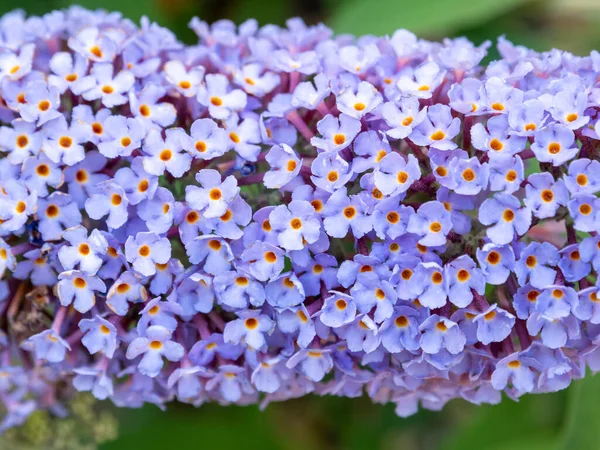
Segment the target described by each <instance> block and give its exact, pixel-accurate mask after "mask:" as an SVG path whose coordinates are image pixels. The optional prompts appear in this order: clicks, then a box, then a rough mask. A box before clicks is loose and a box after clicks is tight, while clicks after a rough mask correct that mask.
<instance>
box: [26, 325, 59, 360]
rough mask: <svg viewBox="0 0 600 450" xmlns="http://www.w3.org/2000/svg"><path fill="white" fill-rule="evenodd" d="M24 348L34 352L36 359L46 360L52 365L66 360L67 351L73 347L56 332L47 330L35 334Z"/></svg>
mask: <svg viewBox="0 0 600 450" xmlns="http://www.w3.org/2000/svg"><path fill="white" fill-rule="evenodd" d="M22 345H23V348H24V349H25V350H28V351H33V352H34V354H35V357H36V359H41V360H46V361H48V362H51V363H58V362H61V361H62V360H64V359H65V356H66V354H67V350H71V347H70V346H69V344H68V343H67V341H65V340H64V339H62V338H61V337H60V336H59V335H58V333H57V332H56V331H54V330H45V331H42V332H41V333H38V334H35V335H33V336H31V337H30V338H29V339H27V340H26V341H25V342H24V343H23V344H22Z"/></svg>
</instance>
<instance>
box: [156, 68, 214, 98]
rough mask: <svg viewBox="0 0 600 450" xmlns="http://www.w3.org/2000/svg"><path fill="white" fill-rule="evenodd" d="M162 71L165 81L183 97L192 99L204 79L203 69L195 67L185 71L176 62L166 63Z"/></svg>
mask: <svg viewBox="0 0 600 450" xmlns="http://www.w3.org/2000/svg"><path fill="white" fill-rule="evenodd" d="M163 70H164V72H165V78H166V79H167V81H168V82H169V83H171V85H173V86H174V87H175V89H176V90H177V91H178V92H179V93H180V94H182V95H183V96H184V97H194V96H195V95H196V93H197V92H198V88H199V87H200V83H202V79H203V77H204V67H202V66H197V67H192V68H191V69H190V70H187V69H186V68H185V66H184V65H183V63H182V62H181V61H178V60H171V61H167V62H166V63H165V65H164V66H163Z"/></svg>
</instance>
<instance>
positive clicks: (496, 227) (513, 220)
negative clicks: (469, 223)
mask: <svg viewBox="0 0 600 450" xmlns="http://www.w3.org/2000/svg"><path fill="white" fill-rule="evenodd" d="M479 221H480V222H481V223H482V224H483V225H492V226H490V227H489V228H487V230H486V234H487V236H488V238H490V240H491V241H492V242H493V243H494V244H496V245H505V244H508V243H509V242H511V241H512V240H513V239H514V236H515V233H516V234H517V235H522V234H525V233H527V231H528V230H529V227H530V226H531V211H530V210H529V209H528V208H523V207H521V202H520V201H519V200H518V199H517V198H516V197H513V196H512V195H508V194H504V193H499V194H495V195H494V197H492V198H488V199H486V200H485V201H484V202H483V204H482V205H481V207H480V208H479Z"/></svg>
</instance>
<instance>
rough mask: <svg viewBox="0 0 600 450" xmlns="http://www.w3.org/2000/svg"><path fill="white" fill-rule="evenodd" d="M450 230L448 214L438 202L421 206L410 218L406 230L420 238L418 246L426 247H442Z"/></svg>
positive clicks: (450, 224) (450, 223)
mask: <svg viewBox="0 0 600 450" xmlns="http://www.w3.org/2000/svg"><path fill="white" fill-rule="evenodd" d="M451 229H452V220H451V218H450V213H449V212H448V211H447V210H446V208H445V207H444V205H443V204H442V203H440V202H438V201H431V202H427V203H424V204H422V205H421V206H420V207H419V209H418V210H417V213H416V214H414V215H413V216H411V218H410V220H409V222H408V227H407V230H408V232H409V233H415V234H418V235H419V236H421V238H420V239H419V244H421V245H427V246H436V245H443V244H445V243H446V236H447V235H448V233H449V232H450V230H451Z"/></svg>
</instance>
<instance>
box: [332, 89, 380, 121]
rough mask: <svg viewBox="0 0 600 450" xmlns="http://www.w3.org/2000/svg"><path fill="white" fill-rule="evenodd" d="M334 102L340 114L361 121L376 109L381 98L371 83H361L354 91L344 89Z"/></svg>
mask: <svg viewBox="0 0 600 450" xmlns="http://www.w3.org/2000/svg"><path fill="white" fill-rule="evenodd" d="M336 100H337V107H338V109H339V110H340V112H342V113H344V114H347V115H349V116H350V117H354V118H355V119H361V118H362V117H363V116H365V115H366V114H369V113H371V112H372V111H373V110H374V109H375V108H377V107H378V106H379V105H380V104H381V102H382V101H383V97H382V96H381V94H380V93H379V91H377V89H376V88H375V86H373V85H372V84H371V83H368V82H366V81H361V82H360V84H359V85H358V86H357V88H356V91H354V90H352V89H345V90H344V91H343V92H341V93H340V94H339V95H338V96H337V99H336Z"/></svg>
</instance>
